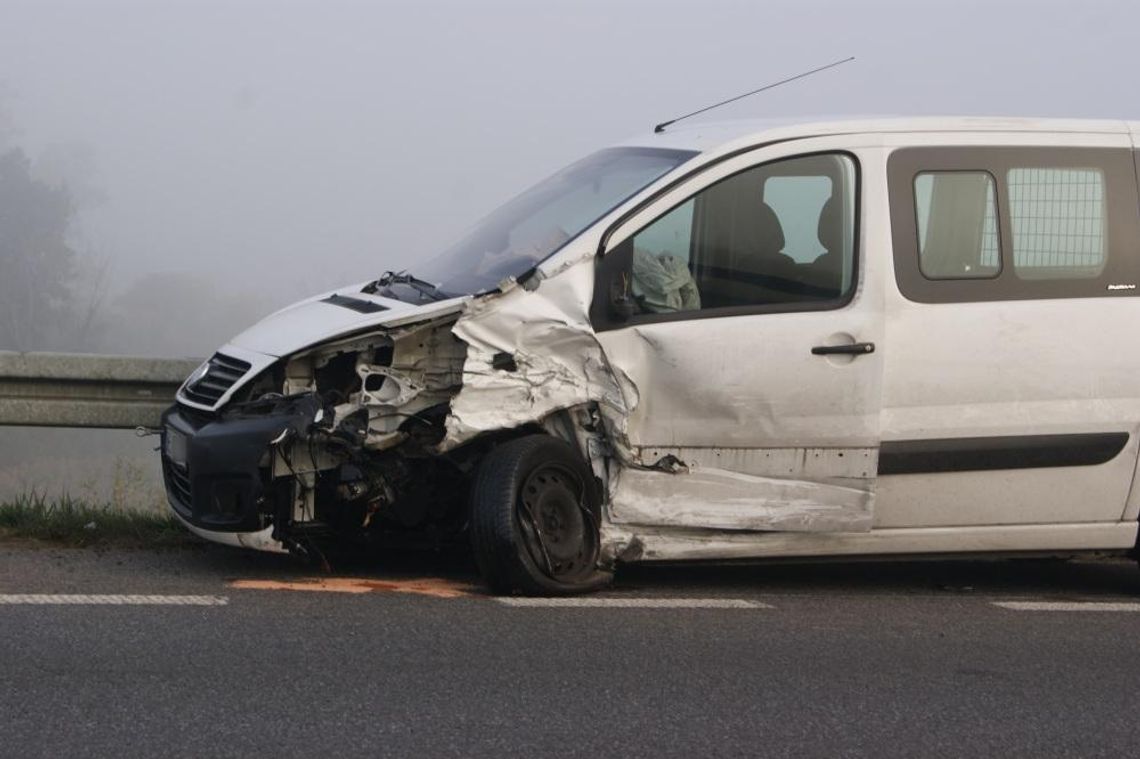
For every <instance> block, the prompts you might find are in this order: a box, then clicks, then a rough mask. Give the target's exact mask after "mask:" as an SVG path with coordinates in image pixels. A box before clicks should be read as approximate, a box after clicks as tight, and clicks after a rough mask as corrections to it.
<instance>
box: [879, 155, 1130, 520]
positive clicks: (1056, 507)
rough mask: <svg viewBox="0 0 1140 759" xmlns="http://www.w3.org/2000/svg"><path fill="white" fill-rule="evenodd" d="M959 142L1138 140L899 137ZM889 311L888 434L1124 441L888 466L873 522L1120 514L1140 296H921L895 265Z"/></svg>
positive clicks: (888, 437)
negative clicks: (990, 459) (1080, 460)
mask: <svg viewBox="0 0 1140 759" xmlns="http://www.w3.org/2000/svg"><path fill="white" fill-rule="evenodd" d="M963 144H975V145H978V146H983V145H984V146H987V147H989V146H994V145H1010V146H1026V145H1039V146H1058V147H1060V146H1064V147H1118V148H1119V147H1125V146H1127V147H1129V148H1130V147H1131V142H1130V140H1129V138H1128V135H1127V134H1121V135H1106V134H1092V135H1074V134H1062V135H1049V134H1032V135H1019V134H1009V135H994V134H989V135H981V136H962V135H945V136H940V137H934V136H930V135H926V136H915V137H909V136H908V137H906V138H900V140H899V141H898V145H899V146H902V145H907V146H916V145H938V146H942V147H945V146H953V145H963ZM1132 212H1133V213H1136V212H1137V209H1136V207H1135V203H1133V204H1132ZM879 223H887V218H886V217H885V216H884V217H883V218H882V219H880V220H879ZM1131 227H1132V228H1133V229H1134V228H1135V224H1131ZM1127 242H1128V244H1127V245H1126V246H1119V248H1118V249H1116V250H1115V251H1114V254H1115V255H1120V254H1121V253H1125V254H1134V255H1140V240H1135V239H1133V240H1129V241H1127ZM883 254H884V255H886V256H888V257H891V251H889V250H885V251H883ZM887 271H893V269H892V268H891V267H887ZM885 310H886V326H885V334H886V339H885V341H884V343H885V344H884V346H883V348H884V354H885V355H884V360H885V364H884V378H883V416H882V422H883V425H882V429H883V439H884V441H902V440H923V439H941V438H974V437H990V436H1040V435H1056V434H1076V433H1104V432H1127V433H1129V442H1128V444H1127V445H1126V446H1125V448H1124V450H1122V451H1121V452H1120V454H1119V455H1117V456H1116V457H1115V458H1113V459H1112V460H1111V461H1109V462H1107V463H1104V464H1099V465H1093V466H1074V467H1054V468H1027V469H1005V470H996V471H966V472H946V473H937V474H901V475H884V476H881V477H880V480H879V486H878V503H877V511H876V519H875V526H876V527H879V528H895V527H942V526H944V527H951V526H983V525H1015V524H1050V523H1052V524H1057V523H1078V522H1113V521H1119V520H1121V519H1122V515H1123V512H1124V510H1125V504H1126V502H1127V501H1128V498H1129V492H1130V489H1131V486H1132V481H1133V477H1134V474H1135V469H1136V461H1137V453H1138V448H1137V445H1138V444H1137V435H1138V433H1140V380H1138V378H1140V352H1138V351H1135V350H1133V348H1132V346H1133V345H1134V344H1135V342H1136V325H1138V324H1140V297H1137V296H1134V295H1121V296H1107V297H1092V298H1072V299H1068V298H1050V299H1047V300H1001V301H989V302H964V303H916V302H913V301H910V300H908V299H907V298H906V297H904V296H903V295H902V293H901V292H900V291H899V288H898V286H897V282H896V280H895V278H894V276H890V277H889V281H888V282H887V287H886V304H885ZM1132 518H1134V514H1132Z"/></svg>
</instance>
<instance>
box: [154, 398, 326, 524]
mask: <svg viewBox="0 0 1140 759" xmlns="http://www.w3.org/2000/svg"><path fill="white" fill-rule="evenodd" d="M299 423H302V424H303V423H304V420H302V419H300V418H299V417H298V416H296V415H289V414H270V415H265V416H255V417H236V418H224V417H203V416H201V415H198V414H195V413H193V412H188V411H186V410H184V409H182V408H180V407H178V406H174V407H172V408H170V409H168V410H167V411H166V413H164V414H163V417H162V428H163V434H162V474H163V481H164V483H165V485H166V495H167V499H168V500H169V501H170V506H171V508H172V509H173V510H174V512H175V514H177V515H178V517H179V518H180V519H181V520H183V521H184V522H186V523H187V524H189V525H190V526H192V527H196V528H200V529H202V530H205V531H209V532H222V533H256V532H262V531H264V530H266V529H267V528H270V527H271V525H272V522H273V515H274V513H275V503H274V501H275V500H277V501H279V500H281V499H282V497H284V498H285V501H286V502H288V500H289V496H288V493H284V494H283V493H281V492H279V491H281V490H282V487H281V486H282V485H286V486H287V485H289V481H287V480H286V481H281V482H280V484H278V485H277V486H276V488H275V487H274V485H273V481H272V478H271V469H270V467H271V465H272V456H271V451H270V444H271V442H272V441H274V440H276V439H278V438H279V437H280V436H281V435H282V433H284V432H285V431H286V430H287V429H288V428H290V427H294V428H295V427H296V426H297V425H298V424H299ZM207 537H208V536H207Z"/></svg>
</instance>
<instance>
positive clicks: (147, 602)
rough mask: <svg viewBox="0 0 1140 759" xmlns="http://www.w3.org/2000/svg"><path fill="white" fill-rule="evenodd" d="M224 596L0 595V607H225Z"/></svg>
mask: <svg viewBox="0 0 1140 759" xmlns="http://www.w3.org/2000/svg"><path fill="white" fill-rule="evenodd" d="M228 603H229V599H228V598H226V597H225V596H152V595H77V594H69V593H62V594H61V593H51V594H49V593H17V594H0V605H3V604H9V605H14V604H30V605H38V606H50V605H55V604H70V605H98V606H225V605H226V604H228Z"/></svg>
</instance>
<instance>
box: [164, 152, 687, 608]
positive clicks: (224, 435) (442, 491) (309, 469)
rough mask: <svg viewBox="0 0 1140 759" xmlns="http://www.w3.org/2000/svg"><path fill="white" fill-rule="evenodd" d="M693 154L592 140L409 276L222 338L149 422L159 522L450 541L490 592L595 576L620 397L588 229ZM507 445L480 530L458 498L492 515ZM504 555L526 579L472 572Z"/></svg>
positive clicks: (288, 539)
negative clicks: (503, 530) (156, 436)
mask: <svg viewBox="0 0 1140 759" xmlns="http://www.w3.org/2000/svg"><path fill="white" fill-rule="evenodd" d="M693 155H694V153H693V152H691V151H682V150H663V149H646V148H611V149H607V150H603V151H601V152H600V153H597V154H594V155H593V156H590V157H587V158H586V159H584V160H582V161H579V162H578V163H576V164H573V165H571V166H570V167H568V168H567V169H564V170H563V171H562V172H559V173H558V174H556V175H554V176H553V177H551V178H549V179H548V180H546V181H545V182H543V183H540V184H539V185H537V186H536V187H534V188H532V189H531V190H529V191H527V192H526V193H523V195H521V196H519V197H518V198H516V199H515V200H513V201H511V202H510V203H508V204H506V205H505V206H504V207H502V208H501V209H500V210H499V211H496V212H495V213H493V214H492V215H491V216H489V217H487V219H485V220H484V221H483V222H481V223H480V224H479V225H477V226H476V227H475V228H474V230H473V231H472V232H471V233H469V234H468V236H467V237H465V238H463V239H462V240H461V241H460V242H459V243H457V244H456V245H455V246H453V247H452V248H450V249H448V250H447V251H445V252H444V253H443V254H442V255H441V256H439V257H438V258H436V259H434V260H432V261H428V262H425V263H424V264H423V265H422V266H420V267H417V269H416V271H415V276H413V275H412V274H411V273H408V272H399V273H392V272H389V273H387V274H385V275H384V276H383V277H381V278H380V279H378V280H375V281H372V282H369V283H364V284H360V285H355V286H352V287H348V288H342V289H339V290H337V291H335V292H332V293H327V294H325V295H322V296H317V297H315V298H312V299H310V300H307V301H304V302H302V303H299V304H296V305H294V306H291V307H289V308H286V309H284V310H282V311H280V312H278V313H276V314H273V315H271V316H270V317H268V318H266V319H265V320H263V321H262V322H260V323H259V324H257V325H255V326H254V327H252V328H251V329H249V330H247V331H246V332H244V333H242V334H240V335H238V336H237V337H235V338H234V339H233V340H232V341H231V342H230V343H228V344H226V345H224V346H222V347H221V348H220V349H219V350H218V351H217V352H216V353H215V354H214V355H213V356H212V357H211V358H210V359H209V360H208V361H206V362H205V363H204V364H203V365H202V366H201V367H200V368H199V369H198V370H197V371H195V372H194V374H193V375H192V376H191V377H189V378H188V379H187V381H186V382H185V384H184V385H183V386H182V388H181V389H180V391H179V393H178V397H177V404H176V405H175V406H174V407H173V408H171V409H169V410H168V411H167V412H166V414H165V416H164V418H163V444H162V463H163V472H164V476H165V482H166V489H167V493H168V498H169V500H170V503H171V506H172V508H173V510H174V512H175V513H176V514H177V516H178V517H179V518H180V519H181V520H182V521H183V522H185V523H186V525H187V526H188V527H189V528H190V529H192V530H193V531H195V532H196V533H198V534H199V535H202V536H204V537H206V538H208V539H211V540H215V541H218V542H222V543H228V544H231V545H238V546H247V547H252V548H259V549H263V550H277V551H290V552H293V553H297V554H301V555H307V554H311V553H313V551H314V549H316V548H317V546H319V545H320V544H321V542H322V541H326V540H327V541H344V540H354V541H361V542H368V543H376V542H379V543H388V542H400V543H412V544H417V545H430V546H441V545H444V544H447V543H448V542H449V541H454V540H456V539H462V540H470V541H471V542H472V543H474V548H475V553H476V558H477V560H478V561H479V563H480V566H481V568H482V569H483V570H484V575H485V577H486V578H487V579H488V582H489V583H490V584H491V585H492V587H497V588H501V589H504V590H507V589H521V590H524V591H531V592H564V591H569V590H577V589H584V588H588V587H592V586H594V585H596V584H597V583H599V582H602V581H604V580H605V578H606V577H607V576H608V574H607V568H608V566H609V565H611V564H612V558H613V557H612V555H608V554H607V553H606V552H605V551H604V550H603V548H604V547H603V542H604V541H603V540H602V538H601V532H602V530H603V521H604V520H603V513H602V502H603V499H604V493H605V490H606V487H607V483H606V478H607V476H608V468H607V467H608V464H607V459H608V457H609V455H610V452H611V449H612V446H613V442H612V441H613V438H612V435H611V433H610V430H611V428H614V425H617V427H620V425H621V424H623V423H624V418H625V411H626V408H627V404H626V399H625V397H624V394H623V390H622V389H621V387H620V386H619V382H618V380H617V379H616V377H617V375H616V374H615V373H614V372H613V371H612V370H611V368H610V367H609V366H608V364H607V362H606V359H605V357H604V355H603V352H602V350H601V347H600V345H599V343H598V341H597V339H596V338H595V336H594V335H593V332H592V329H591V326H590V322H589V315H588V314H589V308H590V303H591V298H592V295H593V273H594V270H593V263H592V252H593V247H594V246H595V245H596V238H595V237H593V236H592V234H591V230H593V229H594V228H595V227H596V226H597V222H598V220H599V219H602V218H604V217H605V216H606V215H607V214H610V213H613V212H615V210H616V209H618V208H620V207H621V205H622V204H623V203H625V202H627V201H629V200H630V198H632V197H634V196H635V195H636V194H637V193H638V192H640V191H642V190H644V189H645V188H646V187H647V186H648V185H651V184H652V183H653V182H654V181H655V180H658V179H660V178H661V177H662V176H664V175H666V174H668V173H669V172H670V171H671V170H672V169H674V168H676V167H677V166H678V165H680V164H681V163H683V162H685V161H686V160H687V159H689V158H690V157H692V156H693ZM555 253H558V255H554V254H555ZM527 439H529V440H530V442H529V443H525V444H523V448H525V449H526V451H523V450H522V448H519V449H518V451H516V453H518V452H519V451H522V453H520V454H519V455H524V454H525V455H532V454H533V455H535V456H538V457H539V458H540V459H541V460H542V462H544V463H542V465H541V466H538V468H537V469H535V467H533V466H531V467H530V468H529V469H527V471H528V472H529V474H528V475H527V476H530V475H534V478H535V479H533V481H530V480H528V484H527V485H526V488H525V490H526V493H528V494H530V495H528V496H527V498H526V499H523V500H525V501H526V504H524V506H523V508H524V511H523V512H522V517H521V518H522V523H521V524H520V523H518V522H517V520H518V516H517V515H515V516H512V517H510V518H508V519H507V525H508V531H509V534H497V533H496V532H495V529H496V524H497V522H496V520H497V519H498V516H497V512H496V511H495V509H496V508H498V506H494V505H493V506H490V507H480V506H478V505H477V504H479V503H481V502H494V503H495V504H500V505H502V504H501V503H500V502H503V498H502V497H499V496H497V495H495V493H494V492H492V491H494V489H495V488H496V487H500V489H501V486H502V483H501V482H500V480H502V478H503V477H506V478H507V479H508V480H509V479H510V478H511V477H514V476H515V474H514V473H513V472H506V470H504V469H503V467H508V462H507V459H508V458H509V457H510V455H512V454H511V451H512V450H515V449H513V448H512V447H511V443H517V441H519V440H527ZM551 446H553V448H551ZM517 447H518V446H517V445H516V448H517ZM531 449H533V450H531ZM540 449H541V451H542V453H541V455H540V454H539V453H535V451H539V450H540ZM492 452H493V455H489V454H492ZM516 463H517V462H516ZM508 468H509V467H508ZM532 470H534V471H532ZM488 472H490V474H488ZM536 472H537V473H536ZM496 483H498V484H496ZM515 484H516V485H518V483H515ZM516 489H517V488H516ZM495 492H497V491H495ZM500 495H501V494H500ZM496 498H497V500H496ZM528 499H529V500H528ZM507 500H510V501H513V497H508V498H507ZM504 503H505V502H504ZM508 508H510V507H508ZM511 519H515V522H514V523H512V522H511ZM510 551H513V552H514V559H513V560H515V561H516V563H517V561H522V562H523V563H524V564H525V565H526V568H525V572H524V573H526V574H528V575H534V576H535V577H537V580H535V579H534V577H531V578H530V580H528V579H527V578H521V579H520V577H519V576H518V575H519V573H518V570H519V568H518V567H517V566H511V567H506V568H504V567H499V568H498V569H496V568H495V567H493V566H491V564H494V563H495V562H497V561H498V558H496V557H498V556H499V555H500V554H502V553H503V552H510ZM611 553H612V551H611ZM519 554H522V558H521V559H519ZM508 563H509V562H508Z"/></svg>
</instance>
